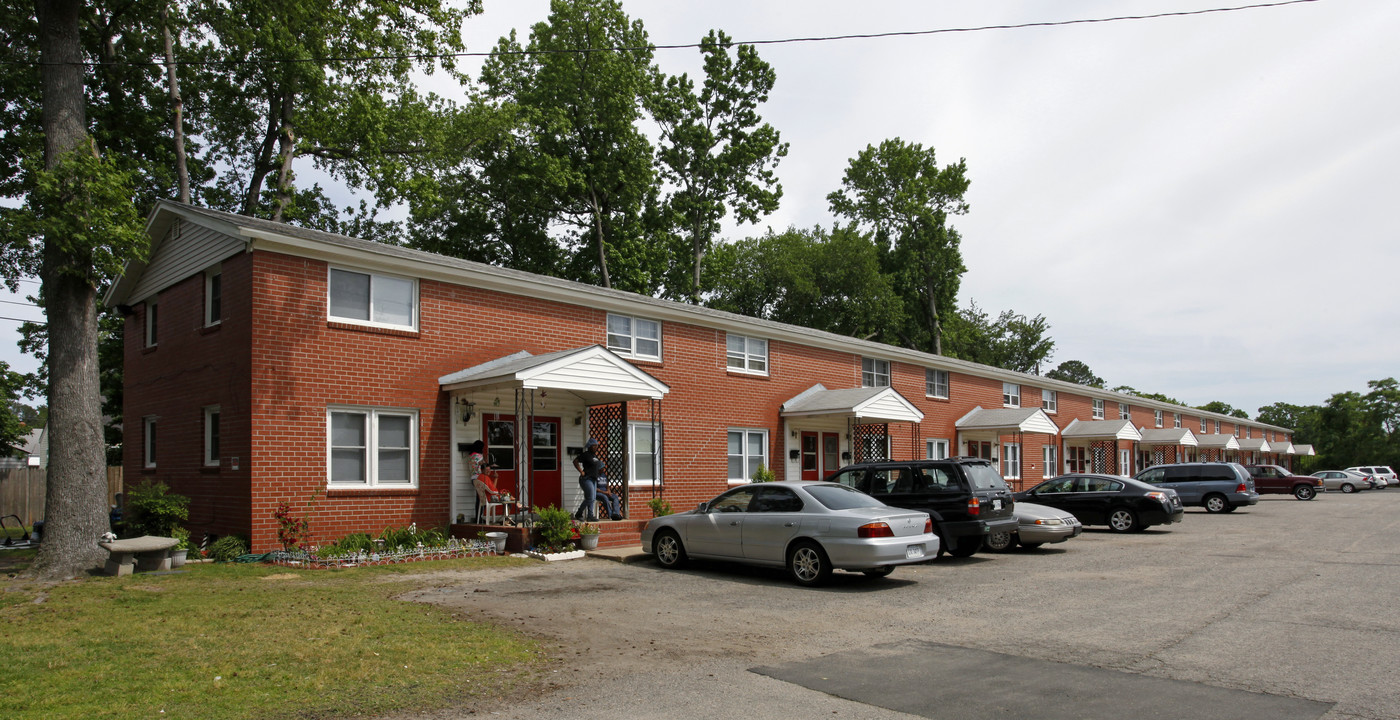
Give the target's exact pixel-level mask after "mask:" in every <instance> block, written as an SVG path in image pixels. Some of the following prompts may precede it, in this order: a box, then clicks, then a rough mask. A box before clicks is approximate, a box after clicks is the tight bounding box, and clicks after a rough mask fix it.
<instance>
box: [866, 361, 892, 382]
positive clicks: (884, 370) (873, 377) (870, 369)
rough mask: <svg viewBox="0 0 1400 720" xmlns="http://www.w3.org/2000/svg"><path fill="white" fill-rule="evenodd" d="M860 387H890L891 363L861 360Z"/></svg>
mask: <svg viewBox="0 0 1400 720" xmlns="http://www.w3.org/2000/svg"><path fill="white" fill-rule="evenodd" d="M860 385H861V387H889V386H890V361H889V360H876V359H875V358H861V359H860Z"/></svg>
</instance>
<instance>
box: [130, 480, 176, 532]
mask: <svg viewBox="0 0 1400 720" xmlns="http://www.w3.org/2000/svg"><path fill="white" fill-rule="evenodd" d="M188 519H190V499H189V498H187V497H185V496H184V495H176V494H175V493H172V492H170V488H168V487H166V486H165V483H162V482H151V481H150V480H147V481H145V482H143V483H141V484H140V485H138V486H136V487H135V488H132V490H131V492H129V493H128V494H127V497H126V517H125V520H126V535H127V536H129V537H137V536H141V535H155V536H158V537H173V535H172V534H171V533H173V532H174V530H175V527H177V526H178V525H179V524H180V523H181V522H182V521H184V520H188Z"/></svg>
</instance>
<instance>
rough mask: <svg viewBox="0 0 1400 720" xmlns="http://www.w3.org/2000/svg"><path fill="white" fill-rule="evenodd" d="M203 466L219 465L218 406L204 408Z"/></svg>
mask: <svg viewBox="0 0 1400 720" xmlns="http://www.w3.org/2000/svg"><path fill="white" fill-rule="evenodd" d="M204 466H205V467H218V466H219V406H218V405H210V406H208V407H206V408H204Z"/></svg>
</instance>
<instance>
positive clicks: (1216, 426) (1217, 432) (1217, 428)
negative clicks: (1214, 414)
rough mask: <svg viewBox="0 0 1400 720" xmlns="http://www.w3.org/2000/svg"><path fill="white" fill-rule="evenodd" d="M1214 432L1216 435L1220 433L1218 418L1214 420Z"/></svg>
mask: <svg viewBox="0 0 1400 720" xmlns="http://www.w3.org/2000/svg"><path fill="white" fill-rule="evenodd" d="M1215 434H1216V435H1219V434H1220V421H1219V420H1216V421H1215Z"/></svg>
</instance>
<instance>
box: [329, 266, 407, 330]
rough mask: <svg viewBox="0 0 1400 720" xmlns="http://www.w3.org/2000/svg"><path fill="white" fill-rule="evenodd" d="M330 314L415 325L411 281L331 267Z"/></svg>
mask: <svg viewBox="0 0 1400 720" xmlns="http://www.w3.org/2000/svg"><path fill="white" fill-rule="evenodd" d="M330 273H331V275H330V283H329V285H330V317H331V318H333V319H335V320H343V321H348V322H354V323H364V324H366V325H379V326H383V327H393V328H406V329H409V330H412V329H415V328H417V327H418V312H417V309H418V302H417V294H418V293H417V286H416V284H415V283H414V281H412V280H409V279H406V278H399V277H392V276H389V275H379V274H371V273H362V272H353V271H350V270H339V269H336V268H331V271H330Z"/></svg>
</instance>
